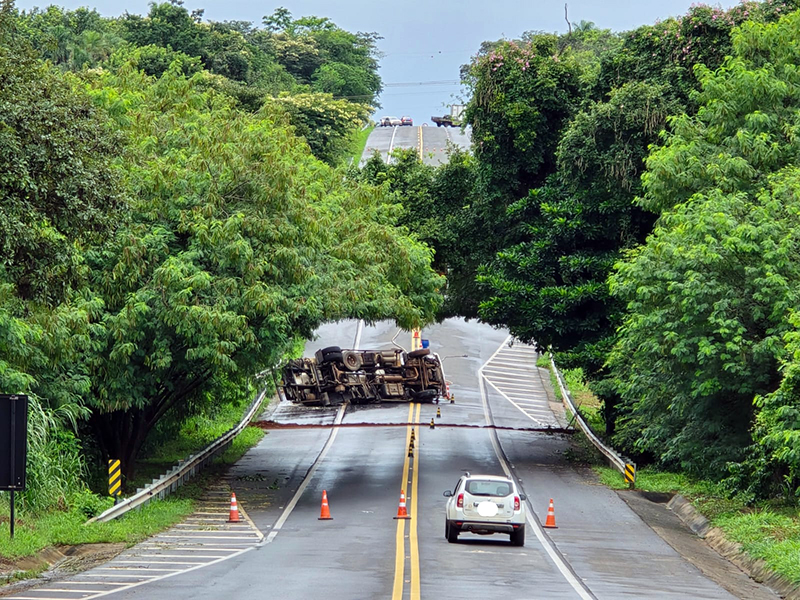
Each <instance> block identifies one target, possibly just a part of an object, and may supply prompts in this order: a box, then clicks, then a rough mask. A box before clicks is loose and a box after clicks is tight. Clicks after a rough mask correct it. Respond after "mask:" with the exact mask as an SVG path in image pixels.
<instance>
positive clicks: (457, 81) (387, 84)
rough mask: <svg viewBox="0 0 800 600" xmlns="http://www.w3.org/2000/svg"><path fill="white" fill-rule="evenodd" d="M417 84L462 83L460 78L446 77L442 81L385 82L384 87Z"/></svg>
mask: <svg viewBox="0 0 800 600" xmlns="http://www.w3.org/2000/svg"><path fill="white" fill-rule="evenodd" d="M415 85H461V81H460V80H458V79H444V80H441V81H407V82H402V83H384V84H383V87H387V88H388V87H408V86H415Z"/></svg>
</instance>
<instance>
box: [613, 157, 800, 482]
mask: <svg viewBox="0 0 800 600" xmlns="http://www.w3.org/2000/svg"><path fill="white" fill-rule="evenodd" d="M798 182H800V180H798V175H797V173H796V172H794V171H792V172H790V173H788V174H786V175H780V176H777V177H775V178H773V179H772V181H771V183H770V186H769V189H768V190H765V191H763V192H760V193H759V194H758V195H755V196H750V195H748V194H745V193H743V192H724V191H722V190H719V189H714V190H710V191H708V192H706V193H700V194H696V195H695V196H693V197H692V200H691V201H690V202H687V203H684V204H681V205H678V206H677V207H675V209H673V210H671V211H668V212H666V213H664V214H663V215H662V216H661V219H660V220H659V223H658V226H657V227H656V230H655V232H654V233H653V235H652V237H651V238H650V239H648V242H647V244H645V245H644V246H643V247H641V248H639V249H637V250H635V251H631V254H630V256H629V257H628V259H627V260H626V261H625V262H623V263H621V264H620V265H619V267H618V272H617V273H616V274H615V275H614V276H612V278H611V285H612V291H613V293H614V294H615V296H616V297H618V298H619V299H620V300H622V301H623V302H625V303H626V305H627V307H628V311H629V313H628V315H626V317H625V319H624V322H623V324H622V327H621V329H620V334H619V341H618V343H617V345H616V347H615V348H614V351H613V353H612V355H611V358H610V363H611V366H612V368H613V371H614V374H615V375H616V377H617V380H618V386H619V390H620V392H621V395H622V397H623V399H624V402H625V417H624V418H623V419H622V422H621V425H620V431H619V433H618V435H617V441H618V442H619V443H620V444H621V445H622V447H624V448H625V449H626V450H635V451H638V452H643V453H648V454H650V455H652V456H655V457H656V458H657V459H658V460H660V461H661V462H663V463H665V464H669V465H673V466H676V465H677V466H680V467H682V468H683V469H685V470H687V471H690V472H694V473H697V474H703V475H707V476H712V477H714V476H715V477H720V476H721V475H723V474H724V473H725V471H724V467H725V464H726V463H727V462H728V461H734V460H740V459H741V458H742V451H743V449H744V448H745V447H746V446H747V445H748V443H749V440H750V436H749V431H750V427H751V425H752V419H753V415H754V408H753V399H754V397H755V396H756V395H765V394H769V393H770V392H772V391H774V390H775V388H776V387H777V385H778V383H779V381H780V377H779V374H778V361H779V358H780V357H781V355H782V352H783V341H782V337H783V334H784V333H785V332H786V331H787V330H788V329H789V327H790V324H789V321H788V319H787V317H788V315H789V311H790V310H791V309H793V308H794V307H795V306H797V302H798V300H800V298H799V297H798V291H799V288H798V285H797V282H798V281H800V267H799V266H798V263H797V261H796V260H794V256H795V255H796V249H797V247H798V245H797V244H798V241H800V228H798V226H797V222H798V221H797V216H798V209H800V204H798V199H797V196H796V189H797V188H796V186H797V184H798Z"/></svg>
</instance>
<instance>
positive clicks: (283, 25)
mask: <svg viewBox="0 0 800 600" xmlns="http://www.w3.org/2000/svg"><path fill="white" fill-rule="evenodd" d="M263 24H264V27H263V28H259V27H255V26H254V25H253V24H252V23H248V22H242V21H226V22H222V23H218V22H205V21H203V11H202V10H194V11H192V12H189V10H187V9H186V8H184V6H183V2H182V1H180V0H170V1H169V2H163V3H159V2H154V3H151V4H150V12H149V13H148V14H147V15H146V16H141V15H133V14H129V13H125V14H124V15H123V16H122V17H119V18H104V17H101V16H100V15H99V14H98V13H97V12H96V11H94V10H89V9H87V8H79V9H76V10H74V11H70V10H64V9H62V8H59V7H57V6H49V7H47V8H46V9H44V10H40V9H33V10H32V11H30V12H27V13H25V12H23V13H22V14H21V15H20V19H19V23H18V27H19V30H20V31H21V32H22V33H24V34H25V36H26V37H27V38H28V39H30V40H31V43H32V44H33V45H34V47H35V48H36V49H37V50H38V51H39V52H40V53H41V55H42V56H43V57H44V58H47V59H49V60H50V61H51V62H52V63H53V64H55V65H57V66H58V67H60V68H61V69H63V70H71V71H81V70H83V69H87V68H89V69H94V68H109V67H113V68H119V66H120V65H121V64H126V63H128V62H129V61H130V60H131V57H133V59H134V61H135V64H136V66H137V67H138V68H139V69H141V70H142V71H144V72H145V73H147V74H148V75H154V76H161V75H162V74H163V73H164V72H165V71H166V70H167V69H168V68H170V66H171V65H174V64H175V62H176V61H177V62H178V63H179V64H180V69H181V71H182V72H183V73H184V74H186V75H191V74H193V73H196V72H198V71H199V70H200V69H205V70H207V71H208V72H210V73H214V74H216V75H219V76H220V78H219V79H218V80H216V81H213V82H209V84H210V85H214V86H215V87H217V88H219V89H220V90H222V91H224V92H225V93H227V94H228V95H230V96H232V97H234V98H235V99H236V100H237V102H238V104H239V105H240V106H241V107H243V108H245V109H247V110H250V111H252V112H257V111H258V110H259V109H260V108H261V106H262V105H264V104H265V103H267V102H270V101H273V99H275V98H278V97H279V96H280V98H281V102H282V103H283V104H285V105H286V106H287V107H289V108H290V110H289V111H288V112H289V115H290V119H291V122H292V124H293V125H295V126H296V127H297V132H298V134H299V135H301V136H303V137H305V139H306V141H307V143H308V144H309V146H310V147H311V149H312V151H313V152H314V154H315V155H316V156H317V158H321V159H323V160H325V161H326V162H328V163H330V164H334V163H336V162H337V161H339V160H341V159H342V158H343V157H344V155H345V154H346V150H347V147H348V144H349V141H350V139H351V137H352V135H353V131H354V129H355V128H356V126H358V125H360V124H361V123H363V122H364V121H365V120H366V117H367V115H368V114H369V112H371V108H370V107H371V106H375V104H376V102H377V96H378V94H379V93H380V91H381V89H382V83H381V79H380V77H379V76H378V63H377V49H376V42H377V40H378V39H379V37H378V36H377V34H374V33H351V32H349V31H345V30H343V29H341V28H339V27H337V26H336V25H335V24H334V23H333V22H332V21H330V19H327V18H319V17H304V18H300V19H293V18H292V15H291V14H290V13H289V12H288V11H287V10H286V9H283V8H280V9H278V10H277V11H275V13H274V14H273V15H270V16H266V17H264V23H263Z"/></svg>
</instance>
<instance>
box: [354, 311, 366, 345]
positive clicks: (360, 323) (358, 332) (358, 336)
mask: <svg viewBox="0 0 800 600" xmlns="http://www.w3.org/2000/svg"><path fill="white" fill-rule="evenodd" d="M362 333H364V319H359V320H358V325H356V337H355V339H354V340H353V350H358V347H359V346H360V345H361V334H362Z"/></svg>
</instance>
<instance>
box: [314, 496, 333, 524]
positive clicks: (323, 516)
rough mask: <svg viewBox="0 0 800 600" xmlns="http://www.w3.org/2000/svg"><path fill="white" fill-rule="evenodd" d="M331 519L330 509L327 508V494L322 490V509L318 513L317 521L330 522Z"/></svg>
mask: <svg viewBox="0 0 800 600" xmlns="http://www.w3.org/2000/svg"><path fill="white" fill-rule="evenodd" d="M332 519H333V517H332V516H331V509H330V507H329V506H328V492H326V491H325V490H322V508H321V509H320V511H319V519H317V520H318V521H331V520H332Z"/></svg>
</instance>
